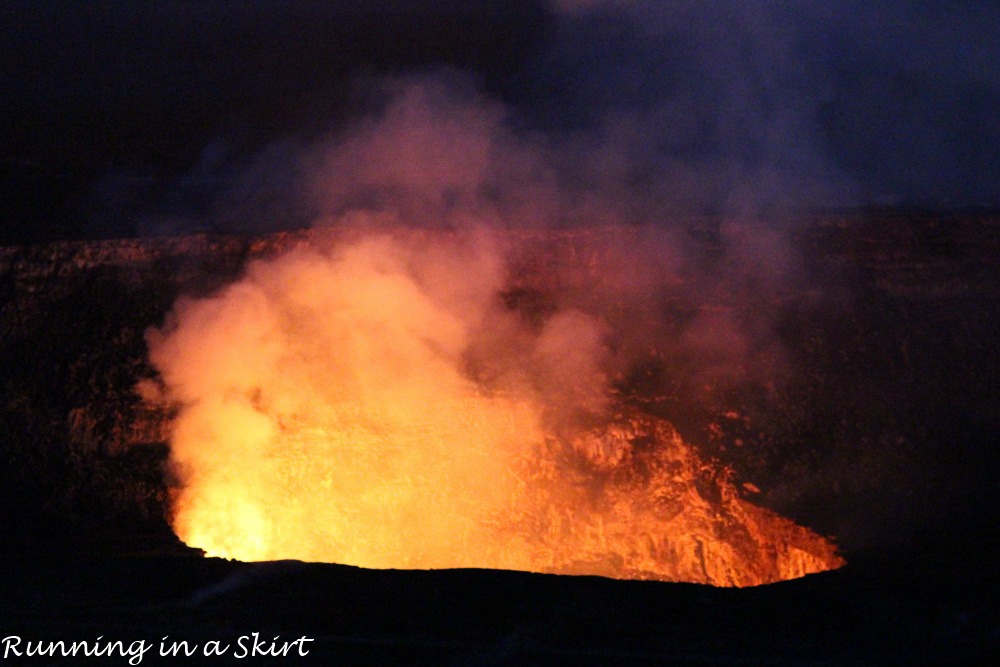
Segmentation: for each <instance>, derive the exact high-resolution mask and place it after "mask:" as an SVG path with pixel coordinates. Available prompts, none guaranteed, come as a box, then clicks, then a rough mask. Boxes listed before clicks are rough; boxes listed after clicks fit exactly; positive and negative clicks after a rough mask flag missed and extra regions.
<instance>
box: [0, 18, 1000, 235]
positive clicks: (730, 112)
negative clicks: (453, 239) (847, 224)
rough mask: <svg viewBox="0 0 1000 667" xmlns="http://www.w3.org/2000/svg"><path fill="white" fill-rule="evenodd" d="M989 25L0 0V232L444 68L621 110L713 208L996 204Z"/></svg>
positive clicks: (601, 109)
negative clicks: (381, 83) (384, 80)
mask: <svg viewBox="0 0 1000 667" xmlns="http://www.w3.org/2000/svg"><path fill="white" fill-rule="evenodd" d="M998 28H1000V8H997V7H996V5H994V4H993V3H991V2H987V1H970V2H942V1H935V2H931V1H929V0H928V1H923V0H920V1H918V0H910V1H904V0H880V1H876V2H862V1H860V0H844V1H841V2H833V3H822V2H746V1H739V0H716V1H702V2H693V1H681V2H671V3H660V2H644V1H641V0H632V1H630V0H605V1H604V2H602V1H601V0H589V1H582V0H577V1H575V2H570V1H568V0H562V1H560V2H557V1H555V0H553V1H552V2H548V3H544V2H542V1H541V0H539V1H538V2H531V1H530V0H517V1H514V2H503V3H499V2H497V3H490V2H486V1H485V0H482V1H479V2H458V1H457V0H455V1H451V0H447V1H446V0H438V1H437V2H436V3H434V4H433V5H431V4H430V3H423V2H421V3H418V2H409V3H406V2H394V1H391V0H380V1H378V2H371V1H368V2H363V1H362V0H352V1H350V2H343V1H340V2H318V1H316V0H288V1H284V2H278V1H276V0H265V1H260V2H241V1H239V0H202V1H200V2H194V1H184V0H147V1H140V2H137V1H135V0H63V1H60V2H55V1H50V0H49V1H47V0H7V1H6V2H4V3H3V4H2V6H0V124H2V127H3V128H4V131H3V133H2V134H0V216H2V220H3V223H2V233H0V236H2V239H0V240H3V241H4V242H23V241H31V240H41V239H47V238H55V237H91V236H109V235H111V236H114V235H128V234H135V233H137V232H138V231H139V230H140V227H141V225H140V224H139V222H137V221H138V220H139V219H140V218H142V217H143V216H146V215H156V214H165V213H169V214H172V215H183V216H188V217H192V218H197V217H199V216H203V215H204V212H205V211H206V210H208V209H209V208H210V205H209V202H211V201H212V199H213V198H214V197H215V195H216V192H217V190H218V188H219V187H220V185H219V184H220V183H225V182H226V181H227V179H231V178H232V177H233V174H234V173H237V171H238V165H240V164H243V163H244V162H245V161H246V160H248V159H249V158H250V157H251V156H253V155H255V154H257V153H258V152H259V151H261V150H263V149H264V148H265V147H266V146H268V145H269V144H271V143H273V142H275V141H279V140H282V139H286V138H287V137H289V136H304V135H309V134H310V133H317V132H320V131H323V130H328V129H330V128H331V127H336V126H337V124H338V123H341V122H343V121H344V119H345V118H347V117H348V116H350V115H351V114H352V113H354V111H355V105H356V103H357V94H356V93H357V91H358V89H359V87H360V88H363V87H364V83H363V82H364V81H365V80H366V79H365V77H371V76H377V75H380V74H386V73H392V74H400V73H405V72H408V71H414V70H421V71H426V70H432V69H435V68H438V67H440V66H444V65H448V66H451V67H454V68H457V69H459V70H463V71H471V72H473V73H474V76H475V79H474V80H475V81H476V83H477V86H478V87H479V88H480V91H481V92H482V93H484V95H486V96H487V97H488V98H490V99H494V100H498V101H499V102H500V103H502V104H503V105H504V108H506V109H508V110H509V117H510V119H511V121H510V122H511V123H512V124H513V125H516V126H517V127H519V128H521V129H522V130H524V131H531V132H535V133H541V134H542V135H543V136H549V137H565V136H567V135H568V134H574V133H575V135H576V136H579V135H580V134H586V133H588V132H592V133H593V134H594V135H595V136H596V135H606V134H607V133H608V128H609V127H612V126H615V127H620V126H622V125H625V124H627V125H628V127H629V128H631V129H630V132H631V134H630V137H629V139H628V141H625V142H624V143H623V144H622V146H623V147H622V151H623V153H624V154H626V155H625V159H626V160H627V161H629V162H630V163H631V164H633V166H635V169H634V171H637V172H638V171H643V170H645V172H654V173H655V174H657V176H656V178H659V179H663V180H676V178H678V177H679V175H681V174H683V175H684V178H687V179H689V180H690V181H691V182H692V183H696V182H699V180H703V181H706V182H708V181H711V182H712V183H713V186H712V187H711V188H707V187H706V188H705V192H704V193H700V194H699V195H698V196H692V197H691V198H690V199H691V201H694V202H696V204H697V205H700V206H704V207H707V208H717V206H716V205H717V204H719V201H718V200H724V201H725V202H729V201H732V200H733V198H734V195H733V194H732V193H733V192H737V193H738V192H739V191H740V189H741V188H742V189H744V190H751V191H754V192H761V191H762V192H764V193H765V195H763V201H764V203H768V202H772V203H773V202H776V201H777V202H781V203H788V204H792V205H795V206H813V205H821V206H830V205H832V206H864V205H871V204H876V205H884V204H890V205H917V206H932V207H978V206H998V205H1000V29H998ZM359 82H360V83H359ZM584 143H585V142H584ZM645 172H644V173H645ZM720 192H725V193H727V194H725V196H723V195H720ZM779 192H780V193H781V194H780V196H779V194H778V193H779ZM737 198H738V197H737ZM723 208H725V205H723ZM205 224H208V225H209V226H211V222H208V223H205Z"/></svg>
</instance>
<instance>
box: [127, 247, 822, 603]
mask: <svg viewBox="0 0 1000 667" xmlns="http://www.w3.org/2000/svg"><path fill="white" fill-rule="evenodd" d="M508 281H509V276H508V275H507V273H506V267H505V263H504V262H503V261H502V257H501V254H500V253H498V252H497V251H496V250H495V248H494V247H493V245H492V243H491V242H490V240H489V239H488V238H485V237H481V236H469V237H463V238H458V239H451V240H450V241H449V244H446V245H442V244H440V243H435V242H430V241H427V240H426V239H425V240H423V241H420V242H414V241H413V240H412V239H411V240H410V241H407V242H403V241H400V240H399V239H398V238H394V237H389V236H379V237H366V238H362V239H360V240H357V241H356V242H354V243H340V244H333V245H330V246H329V247H327V248H325V249H316V248H299V249H295V250H291V251H289V252H286V253H285V254H284V255H282V256H279V257H277V258H275V259H273V260H269V261H257V262H253V263H251V264H250V265H249V266H248V268H247V271H246V274H245V276H244V277H243V278H242V279H241V280H239V281H238V282H236V283H234V284H232V285H230V286H228V287H227V288H225V289H224V290H222V291H221V292H219V293H218V294H215V295H213V296H211V297H207V298H202V299H195V300H192V299H182V300H180V301H178V303H177V304H176V306H175V308H174V311H173V312H172V313H171V315H170V317H169V318H168V320H167V322H166V323H165V324H164V326H163V328H162V329H160V330H152V331H150V332H149V334H148V339H149V343H150V352H151V360H152V362H153V364H154V365H155V366H156V368H157V369H158V370H159V371H160V374H161V381H160V382H159V384H158V386H157V387H155V388H154V387H152V386H151V385H147V386H145V387H144V389H145V390H146V391H147V393H150V394H151V393H152V392H153V391H154V390H155V392H156V393H157V397H158V399H159V400H162V401H166V402H168V403H170V404H172V405H173V406H175V408H176V410H177V412H176V417H175V419H174V420H173V422H172V424H171V462H172V465H173V470H174V473H175V475H176V477H177V479H178V481H179V484H178V486H177V488H176V489H175V493H174V497H173V507H172V521H173V526H174V529H175V530H176V532H177V534H178V536H179V537H180V538H181V539H182V540H184V541H185V542H186V543H187V544H189V545H191V546H194V547H200V548H202V549H204V550H205V551H206V552H207V553H208V554H209V555H213V556H224V557H229V558H238V559H241V560H269V559H282V558H295V559H301V560H308V561H327V562H337V563H346V564H353V565H359V566H363V567H375V568H450V567H481V568H502V569H518V570H530V571H537V572H555V573H572V574H600V575H605V576H610V577H619V578H639V579H661V580H670V581H690V582H700V583H708V584H714V585H724V586H747V585H755V584H762V583H768V582H773V581H778V580H783V579H789V578H794V577H799V576H803V575H805V574H808V573H811V572H818V571H822V570H826V569H831V568H835V567H838V566H840V565H841V564H842V560H841V559H840V558H839V556H838V555H837V553H836V549H835V547H834V546H833V545H832V544H831V543H830V542H829V541H827V540H826V539H824V538H822V537H819V536H817V535H815V534H814V533H812V532H810V531H809V530H807V529H805V528H801V527H799V526H796V525H795V524H793V523H792V522H790V521H788V520H786V519H783V518H781V517H779V516H777V515H775V514H774V513H772V512H770V511H768V510H765V509H762V508H759V507H756V506H754V505H752V504H750V503H748V502H746V501H745V500H742V499H741V498H740V497H739V496H738V494H737V491H736V488H735V486H734V485H733V484H732V483H731V481H730V479H729V475H728V473H727V471H726V470H725V469H724V468H721V467H719V466H717V465H709V464H707V463H706V462H704V461H702V460H701V459H700V458H699V457H698V455H697V453H696V452H695V450H694V449H693V448H692V447H690V446H689V445H687V444H686V443H685V442H684V441H683V440H682V439H681V438H680V436H679V435H678V433H677V432H676V430H675V429H674V428H673V427H672V426H671V425H670V424H669V423H667V422H666V421H664V420H662V419H658V418H654V417H651V416H649V415H647V414H645V413H643V412H641V411H639V410H637V409H635V408H632V407H629V406H628V405H626V404H625V403H624V402H623V401H620V400H616V399H613V398H612V396H614V393H613V392H612V391H610V388H609V384H608V381H607V380H606V377H607V374H606V373H605V372H604V371H605V367H606V360H605V359H604V358H603V357H602V355H603V354H604V352H603V350H604V349H605V347H606V346H605V345H604V342H605V341H606V339H607V337H608V336H609V335H610V334H609V332H608V329H607V325H606V324H605V323H604V322H603V321H602V320H601V318H600V317H599V315H598V314H594V313H588V312H584V311H583V310H580V309H577V308H575V307H559V306H555V307H552V308H548V309H536V312H531V313H528V314H526V313H525V312H522V311H523V309H519V308H517V307H514V306H512V305H511V302H510V299H506V300H505V299H504V298H503V294H504V293H505V290H509V288H510V286H509V285H508Z"/></svg>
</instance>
